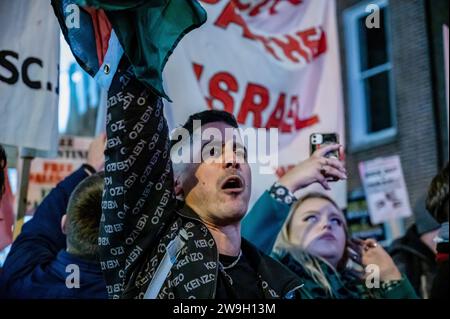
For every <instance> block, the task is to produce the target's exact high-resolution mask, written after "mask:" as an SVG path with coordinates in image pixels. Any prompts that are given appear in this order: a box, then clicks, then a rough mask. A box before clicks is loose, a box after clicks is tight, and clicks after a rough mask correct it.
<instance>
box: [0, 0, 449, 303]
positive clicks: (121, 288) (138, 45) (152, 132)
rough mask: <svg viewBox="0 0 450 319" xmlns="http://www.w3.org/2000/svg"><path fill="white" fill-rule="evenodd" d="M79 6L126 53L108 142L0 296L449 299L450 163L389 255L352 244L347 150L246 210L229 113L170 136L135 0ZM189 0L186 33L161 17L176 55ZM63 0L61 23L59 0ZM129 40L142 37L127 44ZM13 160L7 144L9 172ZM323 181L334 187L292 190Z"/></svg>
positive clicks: (299, 172) (41, 210) (199, 18)
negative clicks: (181, 159)
mask: <svg viewBox="0 0 450 319" xmlns="http://www.w3.org/2000/svg"><path fill="white" fill-rule="evenodd" d="M82 2H83V3H84V4H91V5H92V6H93V7H95V8H103V9H105V10H107V11H108V10H109V11H108V12H109V13H108V15H105V14H104V11H96V10H93V9H92V10H90V11H86V12H88V13H86V14H90V15H93V14H94V15H95V17H96V18H97V19H99V20H105V21H106V20H108V22H110V25H111V26H112V28H113V29H114V30H115V31H116V34H117V36H118V37H119V39H118V40H120V43H121V44H122V46H123V51H124V52H122V54H119V55H118V56H119V58H118V59H117V60H116V61H115V64H114V65H109V66H108V70H110V71H111V72H105V73H106V76H107V78H108V79H106V80H105V79H104V81H107V82H109V84H110V85H109V91H108V98H109V99H110V100H114V101H115V103H110V105H109V108H108V116H107V117H108V121H107V126H106V136H105V135H102V136H99V137H98V138H96V139H95V141H94V142H93V144H92V145H91V148H90V150H89V157H88V161H87V163H86V164H85V165H83V166H82V167H80V168H79V169H78V170H77V171H75V172H74V173H72V174H71V175H70V176H69V177H67V178H66V179H65V180H64V181H62V182H61V183H59V184H58V185H57V186H56V187H55V188H54V189H53V190H52V192H51V193H50V194H49V195H48V196H47V197H46V198H45V199H44V201H43V202H42V203H41V204H40V206H39V207H38V209H37V211H36V213H35V215H34V217H33V218H32V220H31V221H30V222H28V223H26V224H25V225H24V227H23V230H22V232H21V234H20V235H19V237H18V238H17V239H16V240H15V241H14V243H13V245H12V247H11V250H10V252H9V255H8V257H7V259H6V262H5V264H4V267H3V271H2V273H1V276H0V295H1V297H3V298H85V299H94V298H114V299H118V298H135V299H168V298H171V299H174V298H182V299H184V298H196V299H317V298H322V299H325V298H327V299H328V298H333V299H366V298H388V299H415V298H420V297H422V298H428V297H431V298H446V297H448V271H449V270H448V205H449V203H448V165H447V166H446V167H445V169H444V170H443V171H442V172H440V173H439V174H438V175H437V176H436V178H435V179H434V180H433V181H432V182H431V185H430V188H429V190H425V189H424V193H427V195H426V198H424V199H423V201H422V202H420V203H419V204H418V206H417V208H416V209H415V214H416V223H415V225H413V226H412V227H411V228H410V229H409V230H408V232H407V234H406V235H405V236H404V237H403V238H401V239H398V240H397V241H396V242H394V244H393V245H392V247H390V248H389V249H385V248H383V247H382V246H381V245H380V244H378V243H377V242H376V241H375V240H371V239H368V240H358V239H355V238H352V237H351V235H350V234H349V231H348V228H347V222H346V219H345V214H344V213H343V211H342V210H341V208H340V207H339V206H338V205H337V204H336V203H335V201H334V200H333V199H332V198H331V197H330V196H329V195H326V194H327V193H326V191H327V190H329V189H330V183H333V182H335V181H339V180H345V179H347V171H346V169H345V163H344V162H343V161H341V160H340V159H337V158H330V157H328V156H327V155H328V154H329V153H330V152H334V151H339V152H341V153H342V152H344V150H343V149H342V146H341V145H331V146H327V147H325V148H322V149H320V150H317V151H316V152H315V153H314V154H313V155H312V156H311V157H310V158H309V159H307V160H306V161H304V162H302V163H300V164H299V165H297V167H295V168H294V169H292V170H291V171H290V172H288V173H287V174H286V175H285V176H283V177H282V178H281V179H280V180H279V181H278V182H277V183H275V184H274V185H272V187H271V188H270V189H269V190H267V192H265V193H264V194H261V197H260V198H259V199H258V201H257V202H256V204H255V205H254V207H253V208H251V209H250V210H249V202H250V194H251V189H252V188H251V180H252V179H251V168H250V165H249V163H248V161H247V150H246V149H245V147H244V146H243V145H242V141H241V140H240V135H239V131H238V129H239V126H238V124H237V122H236V119H235V118H234V117H233V115H231V114H229V113H226V112H222V111H214V110H209V111H205V112H201V113H197V114H193V115H192V116H190V117H189V119H187V121H186V123H185V124H184V125H183V126H182V127H181V129H182V130H183V132H187V137H186V136H183V134H181V135H180V134H178V133H180V132H181V131H179V130H178V131H177V130H175V132H174V134H173V135H172V136H170V134H169V130H168V125H167V123H166V119H165V117H164V110H163V103H162V99H163V98H164V97H165V94H164V92H163V90H162V89H161V88H160V87H158V86H156V85H155V84H154V83H155V82H154V81H153V80H154V78H152V75H151V74H154V73H152V72H147V71H149V69H151V68H150V67H149V66H148V63H149V61H150V60H151V59H152V58H153V57H154V55H152V54H153V53H152V54H150V52H149V51H146V50H150V46H148V44H147V43H145V41H144V40H143V39H145V37H140V36H139V35H136V34H135V33H134V32H132V29H130V25H133V23H134V22H133V23H131V22H130V21H131V20H132V19H133V15H134V14H135V12H136V11H133V10H132V9H133V8H134V5H133V4H132V3H133V2H136V3H137V2H139V1H127V2H126V4H125V3H121V2H117V1H94V0H92V1H82ZM185 3H186V4H187V7H186V8H185V10H186V11H188V12H189V14H190V16H191V18H192V19H191V20H192V21H191V22H190V23H188V22H186V21H188V20H186V19H185V20H183V21H184V25H183V26H182V27H181V29H180V30H178V31H179V32H180V33H179V34H178V33H176V32H174V30H173V27H174V25H173V24H171V23H169V22H171V21H172V20H170V19H174V18H180V17H179V16H178V17H176V16H166V17H165V19H167V22H168V25H169V26H170V37H168V38H166V39H165V40H166V41H167V42H170V41H172V42H171V43H165V46H164V48H165V50H166V51H165V54H166V55H165V57H166V58H167V57H168V55H169V54H170V53H171V51H172V50H173V48H174V46H175V45H176V44H177V43H178V41H179V36H180V35H184V34H185V33H186V30H190V29H192V28H194V27H198V26H200V25H201V24H202V23H203V22H204V18H205V17H204V15H203V13H202V10H201V9H200V7H199V6H198V4H197V3H196V1H186V2H185ZM53 4H54V7H55V12H56V14H57V15H61V16H58V17H59V18H60V21H64V11H63V10H60V8H59V4H58V1H53ZM136 5H137V4H136ZM142 10H152V9H151V8H143V9H142ZM102 12H103V13H102ZM118 12H120V13H118ZM166 12H170V10H167V11H166ZM138 18H139V17H136V19H138ZM180 20H181V19H180ZM163 21H164V20H163ZM135 22H136V23H141V22H142V23H145V19H144V20H143V21H141V20H136V21H135ZM61 27H62V28H63V32H64V33H65V36H66V39H68V42H69V45H70V46H71V47H76V50H73V52H74V53H75V54H77V53H78V56H77V59H78V61H80V63H81V64H82V65H83V66H84V67H85V69H86V71H88V72H90V73H91V75H95V74H93V72H92V69H91V68H89V66H91V65H94V64H93V62H92V61H88V60H89V59H90V58H91V57H95V58H97V55H96V54H87V53H88V51H89V50H90V49H92V47H89V45H87V44H86V42H83V39H85V38H89V35H88V33H80V32H77V33H76V34H70V32H71V30H68V29H67V28H65V26H64V24H63V23H62V24H61ZM168 28H169V27H168ZM139 30H142V29H141V28H140V29H139ZM162 30H165V29H162ZM97 31H98V32H101V31H102V28H100V29H99V30H97ZM175 31H176V30H175ZM131 36H133V37H135V39H138V40H139V41H144V42H139V41H137V42H133V41H126V37H131ZM92 37H95V35H93V36H92ZM93 39H94V38H93ZM116 40H117V39H116ZM111 41H112V40H111ZM94 42H95V41H94ZM112 47H113V46H112ZM80 50H81V51H80ZM108 50H109V49H108ZM135 51H139V52H140V53H142V54H136V52H135ZM80 52H84V53H83V54H80ZM139 52H138V53H139ZM116 53H117V52H116ZM164 63H165V61H164ZM97 64H98V61H97ZM162 66H163V65H162ZM94 73H95V72H94ZM125 96H126V97H127V98H118V97H125ZM194 121H201V126H200V127H196V126H195V125H194ZM119 122H121V123H124V125H123V127H122V126H121V127H120V128H118V126H117V125H116V123H119ZM114 125H115V126H114ZM207 129H215V130H216V131H218V132H220V133H221V136H222V137H225V138H224V139H223V140H222V141H221V142H220V143H219V144H217V143H216V144H214V145H213V146H211V144H210V143H209V142H210V141H204V140H196V139H198V136H202V134H201V133H203V132H204V131H205V130H207ZM226 130H232V131H233V132H234V134H233V135H232V136H229V135H228V134H225V131H226ZM198 133H200V134H198ZM180 137H181V139H180ZM183 137H184V139H183ZM186 144H188V145H192V144H200V145H201V149H199V150H197V153H193V154H192V157H193V160H192V161H190V162H188V163H178V162H173V163H172V161H171V154H173V153H174V152H178V151H180V149H181V148H182V147H183V146H185V145H186ZM105 145H107V146H105ZM103 154H104V155H103ZM195 159H198V160H195ZM5 165H6V157H5V154H4V151H3V150H2V149H0V168H3V166H5ZM103 170H104V171H103ZM0 174H3V169H0ZM0 177H1V179H0V181H1V182H2V186H1V190H2V191H3V180H4V179H3V175H0ZM315 183H319V184H320V185H322V186H323V188H324V193H310V194H307V195H305V196H304V197H302V198H296V197H295V195H294V193H295V192H297V191H298V190H301V189H304V188H306V187H308V186H309V185H311V184H315ZM425 207H426V208H425ZM248 211H249V212H248ZM247 212H248V214H247ZM246 215H247V216H246ZM373 266H375V267H376V269H377V271H378V273H379V276H378V281H379V282H378V283H377V282H373V281H370V280H368V276H369V275H370V274H368V273H367V272H366V268H367V267H373ZM375 281H376V280H375Z"/></svg>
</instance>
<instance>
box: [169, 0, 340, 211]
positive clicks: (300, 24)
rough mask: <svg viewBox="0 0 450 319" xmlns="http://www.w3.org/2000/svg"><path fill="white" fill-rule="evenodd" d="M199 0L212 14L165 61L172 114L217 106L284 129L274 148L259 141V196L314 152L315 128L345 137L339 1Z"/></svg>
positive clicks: (246, 124)
mask: <svg viewBox="0 0 450 319" xmlns="http://www.w3.org/2000/svg"><path fill="white" fill-rule="evenodd" d="M200 3H201V4H202V5H203V7H204V8H205V9H206V11H207V13H208V21H207V22H206V24H205V25H203V26H202V27H201V28H199V29H197V30H194V31H192V32H191V33H189V34H188V35H187V36H186V37H185V38H184V39H183V41H182V42H181V43H180V44H179V46H178V47H177V49H176V50H175V51H174V54H173V55H172V56H171V58H170V59H169V62H168V64H167V67H166V69H165V73H164V79H165V85H166V90H167V92H168V94H169V96H170V97H171V98H172V100H173V104H172V105H170V106H169V107H168V108H166V114H167V117H168V118H169V124H170V126H171V127H172V128H173V127H175V126H179V125H181V124H183V123H184V122H185V121H186V119H187V118H188V116H189V115H191V114H193V113H196V112H200V111H204V110H206V109H217V110H225V111H228V112H230V113H232V114H234V115H235V117H236V118H237V121H238V122H239V124H240V126H241V127H242V128H244V129H246V128H256V129H262V130H267V131H268V129H270V128H275V129H277V131H278V137H279V145H276V146H277V147H276V149H275V152H272V150H273V148H272V147H270V146H272V145H267V143H266V145H258V154H257V155H256V159H257V162H256V163H254V165H252V168H253V198H252V200H255V199H256V198H257V197H259V196H260V195H261V194H262V192H263V191H264V190H265V189H267V188H268V187H269V186H270V185H271V184H272V183H273V182H274V181H275V180H276V179H277V177H280V176H282V175H283V174H285V173H286V171H287V170H288V169H290V168H291V167H292V166H293V165H295V164H298V163H299V162H301V161H303V160H305V159H306V158H308V157H309V136H310V134H312V133H338V134H339V135H340V137H341V143H344V140H343V138H344V136H345V134H344V113H343V102H342V86H341V78H340V74H341V70H340V59H339V46H338V36H337V23H336V11H335V9H336V8H335V1H334V0H286V1H279V0H251V1H249V0H246V1H245V0H201V1H200ZM268 133H269V132H268ZM258 137H259V133H258ZM262 140H264V138H262ZM249 143H250V142H249ZM255 144H260V143H259V140H258V139H256V141H255ZM247 146H248V145H247ZM278 146H279V148H278ZM259 148H260V149H263V151H264V152H267V154H265V155H266V156H262V154H261V153H260V150H259ZM277 150H278V152H276V151H277ZM274 153H277V154H274ZM275 155H278V158H276V157H274V156H275ZM268 172H269V173H270V174H268ZM338 184H340V185H339V186H338V187H335V191H336V193H335V197H336V200H337V201H338V202H339V203H340V205H342V206H345V205H346V187H345V186H346V184H345V183H338ZM319 188H320V186H319Z"/></svg>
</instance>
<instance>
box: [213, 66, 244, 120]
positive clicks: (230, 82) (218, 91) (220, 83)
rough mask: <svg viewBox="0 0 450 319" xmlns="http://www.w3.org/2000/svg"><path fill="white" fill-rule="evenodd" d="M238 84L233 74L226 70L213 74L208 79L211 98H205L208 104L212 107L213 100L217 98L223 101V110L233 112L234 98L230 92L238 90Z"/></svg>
mask: <svg viewBox="0 0 450 319" xmlns="http://www.w3.org/2000/svg"><path fill="white" fill-rule="evenodd" d="M238 90H239V84H238V83H237V81H236V79H235V78H234V76H232V75H231V74H229V73H227V72H220V73H217V74H215V75H214V76H213V77H212V78H211V80H210V81H209V94H210V95H211V98H207V99H206V101H207V102H208V106H209V108H210V109H212V108H213V100H214V99H216V100H219V101H221V102H222V103H223V110H224V111H226V112H228V113H231V114H233V111H234V99H233V97H232V96H231V94H230V92H235V93H236V92H238Z"/></svg>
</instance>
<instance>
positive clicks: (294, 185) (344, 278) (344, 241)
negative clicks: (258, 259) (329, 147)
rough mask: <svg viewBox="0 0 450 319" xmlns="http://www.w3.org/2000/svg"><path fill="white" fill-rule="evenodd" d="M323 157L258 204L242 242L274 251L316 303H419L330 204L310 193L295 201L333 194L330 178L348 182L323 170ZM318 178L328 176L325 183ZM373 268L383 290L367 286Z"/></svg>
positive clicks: (388, 262) (379, 252) (378, 250)
mask: <svg viewBox="0 0 450 319" xmlns="http://www.w3.org/2000/svg"><path fill="white" fill-rule="evenodd" d="M324 154H325V153H321V152H319V153H316V154H313V156H312V157H311V158H310V159H308V160H306V161H305V162H303V163H301V164H299V165H298V166H297V167H296V168H295V169H294V170H292V171H291V172H290V173H288V174H287V175H286V176H284V177H283V178H282V179H280V181H279V182H278V183H275V184H274V185H273V187H272V188H271V189H270V190H269V191H268V192H266V193H265V194H264V195H263V196H262V197H261V198H260V199H259V200H258V202H257V203H256V204H255V206H254V207H253V208H252V210H251V211H250V212H249V214H248V215H247V217H246V218H245V219H244V222H243V234H244V237H246V238H247V239H248V240H250V241H251V242H252V243H253V244H255V245H256V246H258V247H259V248H260V249H261V250H263V251H266V252H267V251H269V250H271V249H272V247H273V248H274V249H273V256H274V257H275V258H277V259H278V260H280V261H281V262H282V263H283V264H285V265H286V266H287V267H289V268H290V269H291V270H292V271H293V272H295V273H296V274H297V275H299V276H300V277H301V278H302V280H303V283H304V284H305V289H306V290H307V291H309V293H310V295H311V297H312V298H338V299H344V298H392V299H394V298H399V299H400V298H416V294H415V293H414V290H413V288H412V286H411V284H410V283H409V281H408V280H407V279H406V278H405V277H404V276H402V274H401V273H400V272H399V271H398V269H397V267H396V266H395V264H394V262H393V261H392V258H391V257H390V256H389V255H388V254H387V253H386V251H385V250H384V249H383V248H382V247H381V246H380V245H378V244H377V243H376V242H375V241H373V240H366V241H359V242H354V241H351V240H350V238H349V235H348V231H347V223H346V220H345V216H344V214H343V212H342V210H341V209H340V208H339V207H338V205H337V204H336V203H335V202H334V201H333V200H332V199H330V198H329V197H327V196H326V195H323V194H319V193H311V194H309V195H307V196H305V197H303V198H301V199H300V200H298V201H297V200H296V198H295V196H294V195H293V193H294V192H295V191H297V190H298V189H300V188H303V187H306V186H308V185H310V184H312V183H314V182H318V183H320V184H322V186H324V188H329V187H326V186H328V184H327V177H328V175H330V172H332V174H333V175H334V176H332V177H338V178H340V179H344V178H346V175H345V174H346V172H345V170H343V169H342V167H339V166H338V165H333V166H334V167H328V165H324V164H323V163H324V162H325V159H324V158H323V156H324ZM327 163H328V162H327ZM338 168H340V169H338ZM336 169H338V171H340V172H338V171H336ZM320 175H325V176H324V177H325V178H324V179H323V180H322V182H321V181H320V180H319V179H320ZM323 181H325V185H324V182H323ZM280 230H281V231H280ZM278 233H279V234H278ZM277 234H278V238H277ZM275 239H276V241H275ZM355 265H356V266H358V265H359V267H355ZM369 265H376V266H375V268H376V270H379V281H380V282H379V285H378V283H377V282H373V281H370V280H369V281H368V283H369V285H365V279H364V275H365V272H364V267H365V266H369ZM370 269H374V268H373V266H372V268H370ZM372 285H373V286H374V288H373V289H370V287H372ZM376 287H379V288H378V289H377V288H376Z"/></svg>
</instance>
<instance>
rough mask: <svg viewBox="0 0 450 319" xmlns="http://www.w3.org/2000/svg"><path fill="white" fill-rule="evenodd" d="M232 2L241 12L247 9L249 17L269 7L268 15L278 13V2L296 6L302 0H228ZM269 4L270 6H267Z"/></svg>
mask: <svg viewBox="0 0 450 319" xmlns="http://www.w3.org/2000/svg"><path fill="white" fill-rule="evenodd" d="M201 1H202V2H204V3H206V4H217V3H219V2H220V1H222V0H201ZM229 1H230V2H232V3H233V4H234V5H235V6H236V8H237V9H239V10H240V11H241V12H242V13H245V11H248V15H249V16H250V17H255V16H257V15H260V14H261V13H263V12H264V10H263V9H266V8H269V15H276V14H277V13H278V10H277V7H278V5H279V4H280V3H283V2H285V3H286V2H287V3H289V4H291V5H293V6H298V5H300V4H302V3H303V0H260V2H259V3H258V2H257V1H254V0H253V3H252V2H246V3H244V2H243V1H242V0H229ZM269 6H270V7H269Z"/></svg>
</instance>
